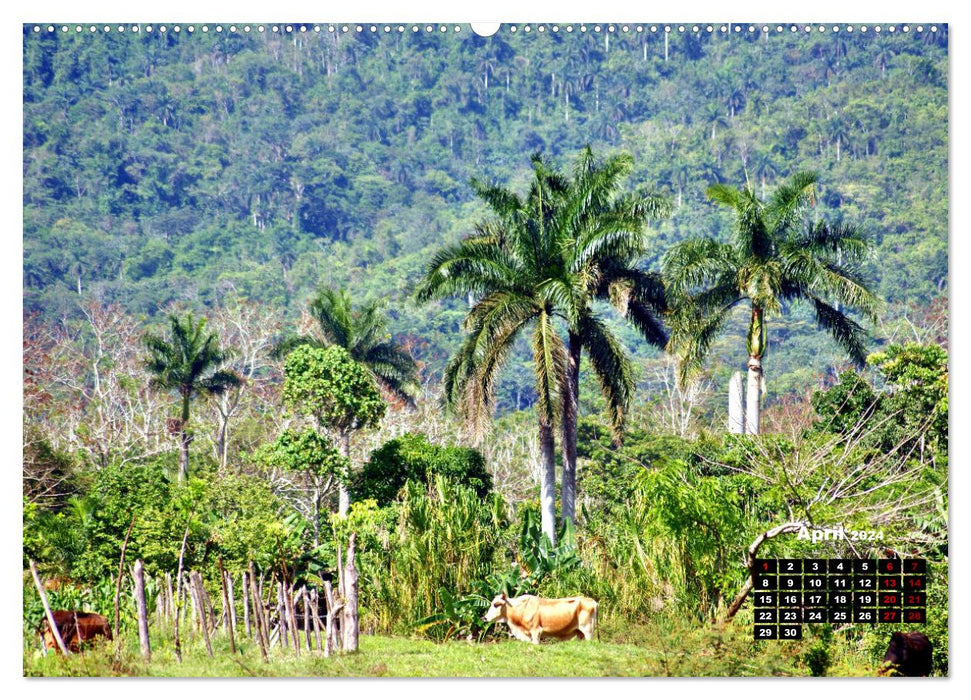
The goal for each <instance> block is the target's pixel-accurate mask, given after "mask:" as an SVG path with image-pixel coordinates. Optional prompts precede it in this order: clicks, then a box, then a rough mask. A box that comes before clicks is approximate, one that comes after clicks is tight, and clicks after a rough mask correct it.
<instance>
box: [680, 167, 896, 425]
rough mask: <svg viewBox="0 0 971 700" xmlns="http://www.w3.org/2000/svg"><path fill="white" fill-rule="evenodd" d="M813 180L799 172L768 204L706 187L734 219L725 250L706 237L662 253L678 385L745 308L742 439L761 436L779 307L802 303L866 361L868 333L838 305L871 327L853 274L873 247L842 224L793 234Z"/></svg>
mask: <svg viewBox="0 0 971 700" xmlns="http://www.w3.org/2000/svg"><path fill="white" fill-rule="evenodd" d="M816 179H817V177H816V175H815V173H808V172H804V173H797V174H795V175H793V176H792V177H791V178H789V180H788V181H787V182H785V183H784V184H782V185H780V186H779V187H778V188H777V189H776V191H775V192H774V193H773V194H772V196H771V197H770V198H769V200H768V201H767V202H762V201H760V200H759V199H758V197H756V195H755V192H754V191H753V190H752V189H751V188H746V189H745V190H737V189H734V188H732V187H729V186H727V185H721V184H716V185H712V186H711V187H709V188H708V191H707V194H708V197H709V198H710V199H711V200H712V201H714V202H715V203H717V204H721V205H723V206H726V207H729V208H731V209H732V210H733V212H734V214H735V226H734V230H733V235H732V241H731V243H719V242H717V241H715V240H713V239H711V238H697V239H692V240H688V241H684V242H682V243H680V244H678V245H677V246H675V247H674V248H672V249H671V250H670V251H668V253H667V254H665V256H664V260H663V263H662V264H663V268H664V274H665V277H666V281H667V285H668V289H669V292H670V294H671V296H672V299H673V300H674V303H675V305H676V307H677V311H676V312H675V313H674V316H673V327H672V332H671V340H670V344H669V348H670V350H671V351H672V352H673V353H674V354H675V355H676V356H677V357H678V360H679V364H680V375H681V376H680V378H681V380H682V381H685V380H686V379H687V378H688V377H689V376H690V375H691V374H693V373H694V372H695V371H697V370H698V369H699V368H700V366H701V364H702V363H703V362H704V359H705V357H706V355H707V353H708V350H709V348H710V347H711V344H712V342H713V341H714V339H715V338H716V337H717V335H718V334H719V332H720V331H721V329H722V328H723V326H724V325H725V322H726V321H727V320H728V318H729V314H730V312H731V310H732V309H733V308H734V307H735V306H736V305H738V304H740V303H742V302H748V303H749V305H750V307H751V313H750V320H749V325H748V334H747V349H748V356H749V359H748V386H747V401H746V418H745V428H746V432H748V433H753V434H757V433H758V432H759V418H760V392H761V388H762V382H763V380H762V357H763V355H764V353H765V349H766V339H767V322H768V320H769V318H771V316H772V315H774V314H779V313H781V312H782V304H783V302H791V301H797V300H805V301H808V302H809V303H810V304H812V306H813V309H814V311H815V314H816V321H817V323H818V324H819V326H820V327H821V328H823V329H825V330H826V331H827V332H829V334H830V335H831V336H832V337H833V339H834V340H835V341H836V342H837V343H838V344H839V345H840V346H841V347H842V348H843V349H844V350H845V351H846V352H847V354H848V355H849V356H850V358H851V359H852V360H853V361H855V362H856V363H858V364H863V362H864V361H865V359H866V346H865V335H866V334H865V331H864V329H863V327H862V326H861V325H860V324H859V323H857V322H856V321H854V320H853V319H851V318H850V317H849V316H847V315H846V314H845V313H843V311H841V310H840V307H839V305H844V306H848V307H852V308H855V309H857V310H858V311H859V312H860V313H862V314H863V315H864V316H865V317H866V318H867V319H868V320H870V321H875V320H876V315H877V310H878V308H879V302H878V300H877V299H876V297H874V295H873V294H872V293H871V292H870V290H869V289H868V287H867V284H866V282H865V281H864V280H863V279H862V277H861V274H860V271H859V263H860V262H862V261H863V260H864V259H865V257H866V256H867V254H868V253H869V250H870V243H869V241H868V240H867V239H866V238H865V237H864V236H863V235H862V234H860V232H859V231H857V229H855V228H853V227H851V226H847V225H845V224H842V223H836V224H830V223H826V222H822V221H820V222H816V223H807V224H806V225H805V228H804V229H803V230H802V231H798V232H797V231H796V228H797V225H799V224H800V217H801V215H802V213H803V212H804V210H805V207H806V206H807V205H808V204H810V203H812V202H813V200H814V198H815V191H816ZM831 301H833V302H835V305H834V304H833V303H830V302H831Z"/></svg>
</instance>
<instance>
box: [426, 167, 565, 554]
mask: <svg viewBox="0 0 971 700" xmlns="http://www.w3.org/2000/svg"><path fill="white" fill-rule="evenodd" d="M533 168H534V174H535V177H534V178H533V179H532V182H531V184H530V189H529V192H528V194H527V196H526V197H525V198H521V197H520V196H519V195H517V194H515V193H513V192H510V191H509V190H506V189H504V188H502V187H498V186H487V185H485V184H483V183H480V182H478V181H475V180H473V181H472V187H473V189H474V190H475V192H476V194H477V195H478V196H479V197H480V198H482V199H483V200H484V201H485V202H486V203H487V204H488V205H489V207H490V208H491V209H492V212H493V214H494V217H493V218H492V219H490V220H489V221H486V222H484V223H480V224H477V225H476V232H475V233H474V234H472V235H470V236H468V237H466V238H465V239H463V240H462V241H460V242H459V243H457V244H455V245H452V246H448V247H446V248H444V249H442V250H440V251H439V252H438V253H436V254H435V256H434V257H433V258H432V260H431V262H430V263H429V265H428V266H427V268H426V270H425V276H424V278H423V279H422V281H421V282H420V283H419V286H418V287H417V289H416V292H415V296H416V298H417V300H418V301H419V302H420V303H427V302H429V301H431V300H433V299H437V298H444V297H448V296H453V295H460V296H462V297H465V296H467V295H468V296H470V298H471V296H473V295H474V296H475V297H477V298H478V300H477V301H475V303H474V304H473V306H472V308H471V309H470V310H469V312H468V314H467V315H466V317H465V321H464V322H463V327H464V330H465V332H466V337H465V340H464V341H463V343H462V345H461V347H460V348H459V350H458V352H457V353H456V355H455V356H454V357H453V358H452V359H451V360H450V361H449V364H448V366H447V367H446V369H445V377H444V382H443V383H444V390H445V401H446V403H448V404H449V405H451V406H453V407H459V408H461V410H462V412H463V413H464V414H465V416H466V418H467V419H468V420H469V421H470V422H471V423H472V424H473V425H474V427H475V430H476V432H477V433H478V434H481V433H482V432H484V428H485V424H486V422H487V421H488V418H489V416H490V414H491V410H492V408H493V404H494V390H495V382H496V379H497V377H498V375H499V371H500V369H501V368H502V366H503V364H504V363H505V360H506V359H507V358H508V356H509V354H510V352H511V350H512V348H513V344H514V343H515V341H516V338H517V337H518V336H519V335H520V334H521V333H525V332H527V329H529V328H530V327H532V339H531V349H532V355H533V371H534V374H535V377H536V396H537V401H536V411H537V421H538V423H539V447H540V461H541V464H540V473H541V481H540V505H541V517H542V529H543V532H544V533H545V534H546V536H547V537H549V538H550V541H551V542H552V541H554V540H555V537H556V533H555V522H556V512H555V489H556V481H555V479H556V472H555V463H554V448H555V438H554V426H555V424H556V419H557V414H558V412H559V409H560V406H561V400H562V397H561V391H560V389H561V383H562V379H563V370H564V367H565V364H566V349H565V347H564V345H563V341H562V339H561V338H560V336H559V335H558V334H557V332H556V329H555V328H554V326H553V319H554V316H555V313H556V305H555V303H554V300H553V299H552V298H551V295H550V294H549V286H548V284H547V283H548V281H549V280H550V279H553V278H555V277H556V276H557V275H558V274H559V272H560V268H561V265H562V257H561V255H560V252H559V251H558V250H557V245H556V244H557V236H556V230H555V225H554V220H553V219H554V215H555V210H554V201H555V198H556V197H557V196H559V195H561V194H562V192H563V190H564V188H565V183H563V182H562V180H561V179H559V178H556V177H550V176H549V175H548V173H547V172H546V167H545V165H544V164H543V163H542V161H541V160H540V159H539V158H538V157H537V158H534V159H533Z"/></svg>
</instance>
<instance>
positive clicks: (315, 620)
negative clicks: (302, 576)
mask: <svg viewBox="0 0 971 700" xmlns="http://www.w3.org/2000/svg"><path fill="white" fill-rule="evenodd" d="M311 595H312V596H313V597H312V598H311V599H310V612H311V614H312V615H313V623H314V638H315V639H316V640H317V649H318V650H320V651H323V650H324V645H323V644H322V643H321V641H320V615H319V614H318V606H317V602H318V600H319V599H320V598H319V596H318V595H317V589H316V588H315V589H314V590H313V591H311Z"/></svg>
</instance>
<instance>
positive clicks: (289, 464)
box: [253, 428, 348, 547]
mask: <svg viewBox="0 0 971 700" xmlns="http://www.w3.org/2000/svg"><path fill="white" fill-rule="evenodd" d="M253 456H254V458H255V459H256V461H257V462H259V463H261V464H263V465H265V466H268V467H276V468H278V469H282V470H283V471H284V472H286V473H288V474H289V475H293V476H296V477H297V478H298V479H300V480H303V481H305V483H306V485H305V486H301V485H295V486H294V488H284V489H281V490H282V491H284V492H285V493H284V495H285V496H286V495H296V494H291V492H292V491H298V492H300V495H301V496H303V497H296V498H290V499H289V500H290V501H291V502H292V503H293V504H294V506H295V507H296V509H297V511H298V512H300V514H301V515H303V516H304V517H305V518H306V519H307V520H308V521H309V522H310V524H311V527H313V531H314V547H318V546H320V526H321V523H322V518H323V513H324V512H325V508H324V504H325V499H326V497H327V495H328V494H329V493H330V492H331V490H332V488H333V485H334V483H335V481H336V482H337V483H339V484H340V483H344V482H346V481H347V473H348V469H347V467H348V461H347V457H345V456H344V455H342V454H341V453H340V452H339V451H338V450H337V448H335V447H334V444H333V442H332V441H331V440H330V439H328V438H327V436H325V435H321V434H320V433H318V432H317V431H316V430H314V429H313V428H307V429H305V430H301V431H296V430H284V431H283V433H281V434H280V436H279V437H278V438H277V439H276V440H274V441H273V442H271V443H267V444H265V445H261V446H260V447H259V449H258V450H257V451H256V452H255V454H254V455H253ZM288 481H289V480H288Z"/></svg>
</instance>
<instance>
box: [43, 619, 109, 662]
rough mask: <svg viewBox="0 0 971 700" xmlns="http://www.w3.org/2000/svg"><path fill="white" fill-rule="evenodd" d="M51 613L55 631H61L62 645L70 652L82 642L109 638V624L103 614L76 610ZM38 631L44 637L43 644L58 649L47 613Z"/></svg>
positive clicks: (76, 649)
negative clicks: (55, 626)
mask: <svg viewBox="0 0 971 700" xmlns="http://www.w3.org/2000/svg"><path fill="white" fill-rule="evenodd" d="M53 615H54V623H55V624H56V625H57V631H58V632H60V633H61V639H63V640H64V646H66V647H67V649H68V651H70V652H71V653H72V654H77V653H78V652H79V651H80V650H81V644H82V643H84V642H90V641H92V640H94V639H96V638H98V637H104V638H106V639H111V625H109V624H108V618H106V617H105V616H104V615H99V614H98V613H91V612H80V611H76V610H55V611H54V612H53ZM40 631H41V635H43V637H44V646H46V647H47V648H48V649H56V650H57V651H60V648H59V647H58V646H57V639H56V638H55V637H54V633H53V632H52V631H51V626H50V623H49V622H48V620H47V615H45V616H44V620H43V622H41V625H40Z"/></svg>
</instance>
